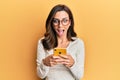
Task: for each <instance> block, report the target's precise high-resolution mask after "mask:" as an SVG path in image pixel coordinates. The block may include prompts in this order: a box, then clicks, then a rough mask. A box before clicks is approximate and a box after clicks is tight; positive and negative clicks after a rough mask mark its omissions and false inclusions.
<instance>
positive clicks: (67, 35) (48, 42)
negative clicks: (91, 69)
mask: <svg viewBox="0 0 120 80" xmlns="http://www.w3.org/2000/svg"><path fill="white" fill-rule="evenodd" d="M54 48H66V50H67V55H59V56H54V55H53V53H54V52H53V50H54ZM83 73H84V43H83V41H82V40H81V39H80V38H77V37H76V33H75V31H74V19H73V15H72V12H71V11H70V9H69V8H68V7H67V6H66V5H62V4H59V5H56V6H55V7H53V9H52V10H51V12H50V13H49V16H48V18H47V20H46V32H45V35H44V37H43V38H41V39H40V40H39V41H38V49H37V74H38V76H39V77H40V78H41V79H45V80H79V79H80V78H82V76H83Z"/></svg>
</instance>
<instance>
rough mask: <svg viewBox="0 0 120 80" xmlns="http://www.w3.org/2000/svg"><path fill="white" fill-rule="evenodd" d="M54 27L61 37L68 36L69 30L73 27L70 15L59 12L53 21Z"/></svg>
mask: <svg viewBox="0 0 120 80" xmlns="http://www.w3.org/2000/svg"><path fill="white" fill-rule="evenodd" d="M52 23H53V27H54V29H55V31H56V33H57V35H58V36H59V37H62V36H66V35H67V30H68V28H69V26H70V25H71V21H70V19H69V15H68V14H67V12H65V11H58V12H57V13H56V14H55V16H54V19H53V21H52Z"/></svg>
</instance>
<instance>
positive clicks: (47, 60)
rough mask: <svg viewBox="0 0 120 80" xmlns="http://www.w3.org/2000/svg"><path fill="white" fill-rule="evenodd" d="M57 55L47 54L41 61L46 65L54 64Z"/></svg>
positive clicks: (57, 57)
mask: <svg viewBox="0 0 120 80" xmlns="http://www.w3.org/2000/svg"><path fill="white" fill-rule="evenodd" d="M59 58H60V57H59V56H53V55H49V56H48V57H46V58H45V59H43V63H44V65H46V66H50V67H51V66H54V65H56V64H57V62H56V60H57V59H59Z"/></svg>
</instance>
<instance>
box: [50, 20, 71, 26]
mask: <svg viewBox="0 0 120 80" xmlns="http://www.w3.org/2000/svg"><path fill="white" fill-rule="evenodd" d="M69 22H70V20H69V19H68V18H63V19H62V20H61V21H60V20H59V19H56V18H53V21H52V23H53V25H54V26H58V25H60V23H61V24H62V25H63V26H67V25H68V24H69Z"/></svg>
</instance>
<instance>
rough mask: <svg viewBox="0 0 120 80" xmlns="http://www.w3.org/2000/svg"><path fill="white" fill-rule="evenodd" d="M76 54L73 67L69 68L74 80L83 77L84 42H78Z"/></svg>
mask: <svg viewBox="0 0 120 80" xmlns="http://www.w3.org/2000/svg"><path fill="white" fill-rule="evenodd" d="M77 44H78V45H77V52H76V53H77V54H76V59H74V60H75V63H74V65H73V66H72V67H71V68H70V70H71V72H72V73H73V75H74V77H75V78H76V80H79V79H80V78H82V77H83V74H84V56H85V50H84V42H83V41H82V40H80V41H79V42H78V43H77Z"/></svg>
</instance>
